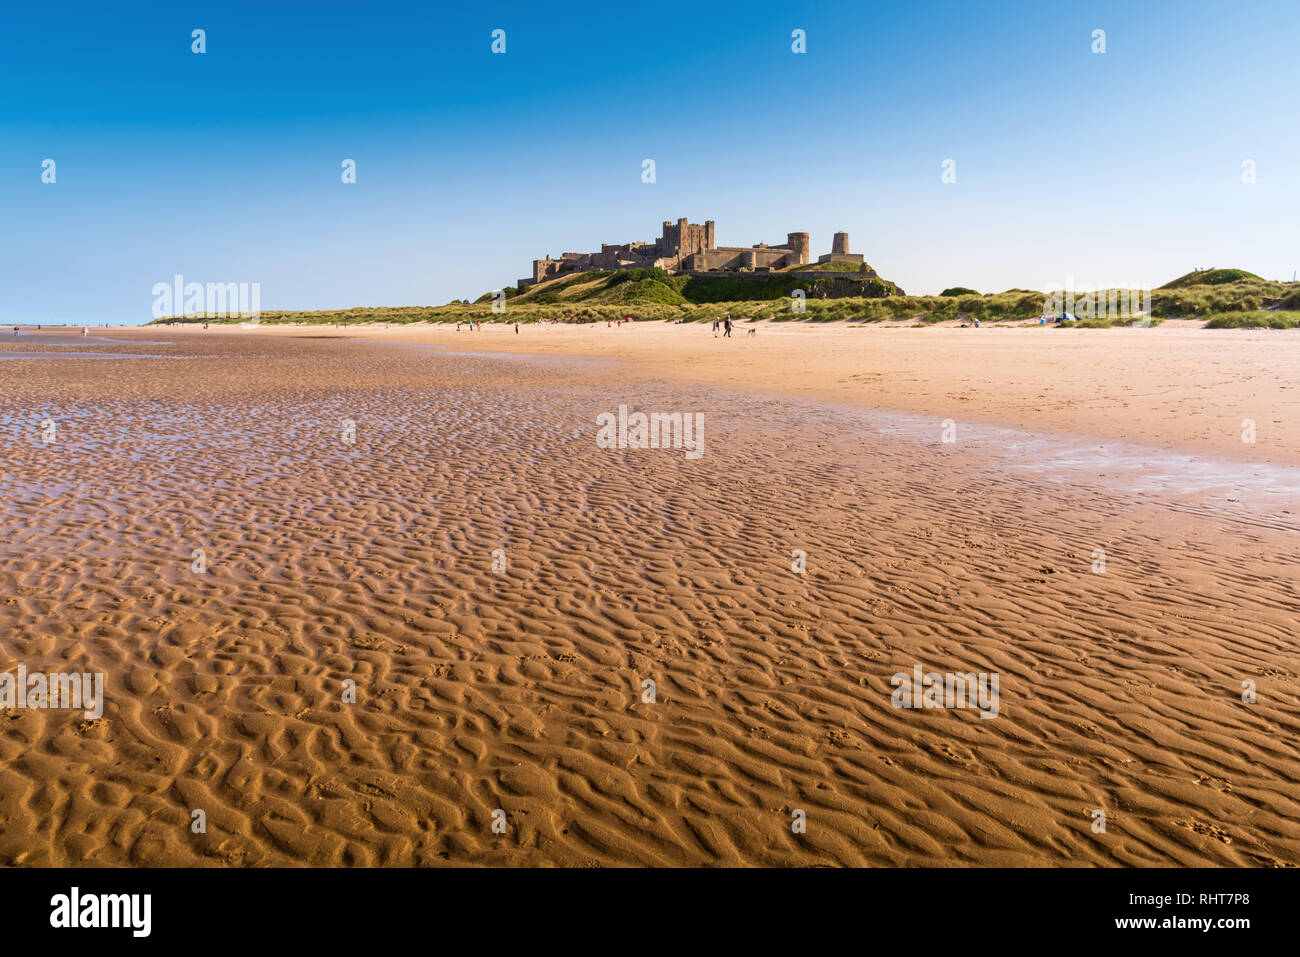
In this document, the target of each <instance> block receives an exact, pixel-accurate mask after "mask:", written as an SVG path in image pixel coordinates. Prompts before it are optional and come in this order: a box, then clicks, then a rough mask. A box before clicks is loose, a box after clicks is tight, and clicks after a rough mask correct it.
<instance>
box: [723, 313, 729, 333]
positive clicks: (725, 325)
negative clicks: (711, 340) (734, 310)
mask: <svg viewBox="0 0 1300 957" xmlns="http://www.w3.org/2000/svg"><path fill="white" fill-rule="evenodd" d="M722 325H723V327H724V329H725V330H726V331H725V332H723V333H722V338H724V339H730V338H731V313H727V315H726V317H725V318H723V320H722Z"/></svg>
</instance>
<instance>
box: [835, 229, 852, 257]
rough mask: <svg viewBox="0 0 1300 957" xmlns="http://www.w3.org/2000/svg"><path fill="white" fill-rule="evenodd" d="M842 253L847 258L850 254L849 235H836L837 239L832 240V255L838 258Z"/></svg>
mask: <svg viewBox="0 0 1300 957" xmlns="http://www.w3.org/2000/svg"><path fill="white" fill-rule="evenodd" d="M841 253H843V254H844V255H846V256H847V255H848V253H849V234H848V233H836V234H835V238H834V239H833V240H831V255H832V256H838V255H840V254H841Z"/></svg>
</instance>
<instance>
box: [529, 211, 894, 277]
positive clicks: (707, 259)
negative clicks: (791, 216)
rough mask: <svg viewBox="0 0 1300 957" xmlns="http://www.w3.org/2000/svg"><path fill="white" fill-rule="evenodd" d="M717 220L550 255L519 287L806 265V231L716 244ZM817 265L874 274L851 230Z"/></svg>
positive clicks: (680, 223)
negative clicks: (616, 273) (598, 277)
mask: <svg viewBox="0 0 1300 957" xmlns="http://www.w3.org/2000/svg"><path fill="white" fill-rule="evenodd" d="M713 239H714V223H713V220H711V219H709V220H705V222H704V225H703V226H701V225H699V224H697V223H689V222H687V221H686V219H685V217H683V218H681V219H679V220H677V222H676V223H675V224H674V223H671V222H668V221H667V220H665V221H664V224H663V232H662V234H661V235H660V237H659V238H658V239H656V240H655V241H654V242H652V243H641V242H636V243H625V244H623V245H621V246H611V245H609V244H607V243H601V246H600V252H596V253H564V254H563V255H561V256H560V258H559V259H552V258H551V257H550V256H547V257H546V258H545V259H534V260H533V275H532V277H531V278H529V279H521V280H519V286H520V288H523V287H524V286H530V285H534V284H536V283H539V282H545V281H546V280H548V279H554V278H555V277H556V276H559V275H563V274H566V273H577V272H585V271H587V270H589V269H645V268H650V267H656V266H657V267H658V268H660V269H664V270H668V271H669V272H686V273H707V272H748V273H767V272H772V271H773V270H777V269H787V268H789V267H793V266H806V265H807V264H808V262H809V252H810V244H809V242H808V234H807V233H787V234H786V237H785V243H784V245H781V246H769V245H768V244H767V243H758V244H757V245H754V246H716V245H714V241H713ZM817 261H818V262H819V263H825V262H852V263H857V264H858V265H859V269H860V270H861V271H862V272H863V274H864V275H865V274H867V273H870V275H871V276H872V277H873V278H874V276H875V273H874V271H871V270H870V269H868V267H867V266H866V263H865V262H863V258H862V254H861V253H850V252H849V234H848V233H836V234H835V239H834V240H833V242H832V244H831V251H830V253H829V254H828V255H825V256H820V257H818V259H817Z"/></svg>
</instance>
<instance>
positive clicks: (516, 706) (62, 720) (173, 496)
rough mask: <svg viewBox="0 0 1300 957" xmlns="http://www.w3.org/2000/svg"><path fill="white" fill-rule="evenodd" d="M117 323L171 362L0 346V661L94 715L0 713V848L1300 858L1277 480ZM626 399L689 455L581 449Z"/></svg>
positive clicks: (1293, 557) (654, 387) (670, 392)
mask: <svg viewBox="0 0 1300 957" xmlns="http://www.w3.org/2000/svg"><path fill="white" fill-rule="evenodd" d="M935 332H937V333H938V334H945V333H943V331H942V330H936V331H935ZM614 334H623V333H622V332H618V333H611V335H614ZM950 334H955V333H950ZM1046 334H1051V333H1046ZM108 335H109V337H110V341H108V342H104V341H97V342H93V343H88V344H87V345H86V346H85V349H86V350H87V351H94V352H106V351H107V352H113V351H120V352H122V353H130V354H131V355H132V356H138V355H142V354H149V355H155V356H158V357H163V356H181V358H166V359H164V358H131V357H122V358H116V359H112V360H109V359H98V360H97V359H95V358H91V357H83V358H81V359H76V360H73V359H69V358H64V359H49V360H25V361H12V362H8V361H5V360H4V359H3V358H0V373H3V377H2V378H0V401H2V403H3V404H2V406H0V556H2V559H3V561H2V562H0V669H3V670H7V671H10V672H13V671H15V669H16V668H17V667H18V666H19V665H20V664H21V665H24V666H25V667H26V668H27V669H28V670H29V671H37V670H43V671H45V672H50V673H56V672H71V671H90V672H103V673H104V674H105V676H106V682H107V703H106V706H105V711H104V715H103V717H102V718H100V719H98V720H92V719H87V718H86V717H85V716H84V715H83V714H82V713H80V712H71V711H48V710H46V711H40V710H29V709H17V708H14V709H8V710H4V711H0V861H3V862H4V863H6V864H26V865H79V864H86V865H116V864H179V865H204V864H207V865H211V864H249V865H268V864H276V865H280V864H315V865H336V864H399V865H410V864H417V865H441V864H529V865H541V864H556V865H566V866H572V865H582V864H652V865H670V864H689V865H701V864H704V865H708V864H772V865H790V864H793V865H817V864H847V865H910V864H919V865H960V864H978V865H1004V864H1008V865H1060V864H1068V865H1080V864H1106V865H1124V864H1129V865H1132V864H1148V865H1149V864H1154V865H1171V864H1188V865H1191V864H1211V865H1215V864H1222V865H1277V864H1291V865H1294V864H1297V863H1300V783H1298V782H1300V745H1298V744H1297V741H1298V740H1300V736H1298V735H1297V731H1298V730H1300V727H1298V725H1300V719H1298V718H1297V715H1298V714H1300V711H1298V706H1300V680H1298V678H1297V671H1296V669H1297V660H1300V659H1298V656H1297V644H1296V642H1297V638H1296V622H1297V617H1298V616H1297V611H1300V596H1298V595H1297V589H1296V584H1295V582H1296V575H1295V569H1296V567H1297V563H1298V561H1300V545H1298V541H1300V540H1298V539H1297V531H1300V507H1298V506H1297V504H1296V498H1297V497H1296V496H1293V495H1292V494H1291V486H1290V484H1289V483H1291V482H1293V481H1294V476H1293V475H1292V474H1291V472H1289V471H1287V470H1286V469H1285V468H1283V467H1279V468H1280V471H1276V472H1260V471H1258V462H1252V463H1249V464H1244V463H1241V464H1238V463H1234V462H1233V461H1232V460H1230V459H1215V460H1203V459H1199V458H1198V459H1194V460H1190V461H1192V463H1193V464H1192V465H1188V464H1187V461H1183V462H1182V463H1181V464H1180V460H1178V459H1176V458H1168V457H1161V456H1158V455H1155V454H1154V453H1153V454H1151V455H1150V456H1146V455H1144V453H1143V452H1142V450H1141V449H1137V448H1136V447H1135V448H1126V449H1125V450H1124V451H1123V454H1120V455H1117V456H1116V457H1115V461H1116V462H1118V463H1120V465H1121V466H1122V465H1123V464H1124V463H1125V462H1127V463H1128V465H1127V467H1122V468H1119V469H1118V471H1116V472H1115V473H1114V474H1109V473H1107V474H1103V473H1102V472H1101V471H1100V470H1099V469H1098V468H1097V466H1096V462H1095V459H1090V458H1089V455H1094V456H1095V454H1096V453H1095V446H1094V445H1089V444H1088V443H1087V442H1086V441H1082V440H1080V441H1071V440H1068V439H1064V438H1062V437H1061V436H1059V435H1056V436H1050V437H1049V436H1038V435H1033V434H1029V433H1023V432H1022V433H1015V434H1012V433H1009V432H1006V433H1004V432H999V431H998V430H997V429H996V428H994V427H980V428H976V427H970V428H969V429H968V428H967V426H966V424H965V423H962V424H960V425H959V427H958V431H957V439H958V440H957V441H956V442H955V443H951V444H949V443H944V442H942V441H941V430H940V424H939V422H938V421H937V420H935V419H927V418H925V417H924V416H919V415H918V416H913V417H907V416H896V415H886V414H883V413H879V412H873V411H870V410H864V409H861V408H856V407H850V406H846V405H831V404H827V403H826V402H824V401H819V400H817V399H815V398H812V397H808V396H804V397H802V398H794V397H785V396H781V395H774V394H771V393H761V394H760V393H759V392H756V391H741V390H729V389H724V388H720V387H718V386H711V385H707V384H704V383H699V382H690V381H685V380H671V381H666V380H665V378H664V377H655V376H649V375H645V374H642V373H640V372H638V369H637V367H624V366H621V365H618V364H616V363H614V362H611V361H600V360H571V359H565V358H563V357H554V356H553V357H549V358H548V359H547V360H546V361H535V360H532V359H528V358H509V357H504V356H474V355H463V354H454V353H449V352H446V351H445V350H441V351H440V350H437V349H433V348H428V347H420V346H415V345H405V346H398V345H394V344H389V343H379V342H366V341H359V340H343V339H339V338H335V337H333V336H332V335H331V334H329V333H328V332H321V331H311V330H303V331H301V332H299V333H297V334H295V335H292V336H290V335H275V336H261V335H240V334H221V333H216V332H215V331H214V332H213V333H212V334H209V335H205V336H196V335H193V334H178V335H175V336H169V335H168V334H167V333H166V332H163V333H160V332H158V331H157V330H151V331H149V332H148V337H149V338H151V339H153V340H159V341H157V342H145V341H144V338H143V337H144V334H139V333H138V334H134V335H122V336H121V337H120V339H119V340H117V341H116V342H114V341H112V334H108ZM500 338H502V336H497V337H496V339H500ZM496 339H493V340H488V339H486V338H485V339H484V340H483V341H485V342H488V341H491V342H495V341H496ZM20 340H21V341H18V342H13V343H10V342H4V343H0V349H14V350H21V351H24V352H31V351H40V350H41V349H49V350H50V351H51V352H53V351H59V350H56V349H55V347H54V346H48V347H47V346H41V345H40V344H39V342H36V341H35V338H34V337H20ZM163 340H166V341H163ZM746 344H747V343H744V342H743V341H742V342H735V343H728V345H729V346H732V345H734V346H738V347H739V346H744V345H746ZM72 348H76V347H75V346H73V347H72ZM61 351H67V348H62V350H61ZM485 351H487V350H485ZM2 354H3V353H0V356H2ZM620 404H627V405H629V406H631V407H632V408H634V409H642V410H645V411H663V412H673V411H682V412H702V413H703V414H704V416H705V421H706V433H705V448H706V453H705V454H704V456H703V457H702V458H701V459H699V460H698V461H688V460H687V459H686V458H685V457H684V455H683V454H681V452H679V451H675V450H646V451H619V450H608V449H601V448H598V447H597V445H596V442H595V434H596V425H595V420H596V416H597V415H598V414H600V413H602V412H613V411H616V410H617V407H618V406H619V405H620ZM47 418H48V419H49V420H51V421H53V422H54V423H56V426H57V433H56V439H55V441H54V442H53V443H51V444H44V443H42V441H41V433H42V423H43V422H44V421H45V420H46V419H47ZM344 420H351V421H353V422H355V428H356V432H355V436H356V438H355V443H354V444H348V443H346V442H344V441H343V432H344V429H345V424H344ZM1135 449H1136V450H1135ZM1080 461H1082V463H1083V464H1082V465H1080ZM1238 468H1239V469H1240V472H1239V473H1238V472H1236V471H1234V470H1236V469H1238ZM1189 474H1190V475H1191V477H1192V480H1190V481H1183V479H1185V478H1187V476H1188V475H1189ZM1206 476H1208V478H1206ZM195 549H202V550H203V552H204V556H205V559H206V563H207V570H206V572H204V573H201V574H200V573H197V572H195V571H193V570H192V563H193V561H194V550H195ZM497 549H500V550H502V553H503V555H504V559H505V563H506V567H505V572H504V574H501V573H496V572H494V571H493V562H494V555H493V553H494V550H497ZM796 549H797V550H801V551H802V552H804V553H805V554H806V565H807V571H806V574H803V575H798V574H795V573H794V572H792V570H791V565H792V561H794V557H793V555H792V553H793V552H794V551H795V550H796ZM1097 549H1103V550H1104V551H1105V557H1106V570H1105V573H1104V574H1094V573H1093V570H1092V569H1093V567H1094V562H1095V560H1096V559H1095V555H1094V553H1095V552H1096V550H1097ZM502 553H498V554H497V556H496V559H497V561H498V563H499V560H500V558H501V557H502ZM917 664H920V665H922V666H923V667H924V668H925V669H926V670H927V671H938V672H996V673H998V674H999V675H1000V706H999V713H998V715H997V717H996V718H993V719H989V720H985V719H981V717H980V715H979V713H978V712H977V711H974V710H906V709H897V708H894V707H893V706H892V705H891V691H892V690H893V689H892V687H891V676H892V675H894V674H895V673H896V672H904V673H911V672H912V670H913V668H914V666H915V665H917ZM646 679H650V680H652V681H654V682H655V692H656V693H655V700H654V702H653V703H648V702H646V701H643V699H642V694H643V682H644V681H645V680H646ZM1247 680H1249V681H1252V682H1254V683H1255V687H1256V689H1257V696H1258V697H1257V701H1256V702H1255V703H1253V704H1247V703H1244V702H1243V701H1242V685H1243V681H1247ZM349 681H351V682H355V689H356V701H355V703H349V702H347V701H345V700H344V695H345V691H346V689H347V688H348V687H349V685H348V682H349ZM196 809H197V810H203V811H204V812H205V815H206V822H207V827H206V833H202V834H197V833H194V832H193V831H192V829H191V821H192V814H193V811H195V810H196ZM498 809H500V810H501V811H504V812H505V814H504V821H505V833H500V834H498V833H494V831H493V822H494V812H495V811H497V810H498ZM1097 809H1102V810H1104V811H1105V815H1106V830H1105V833H1094V830H1093V826H1094V812H1095V811H1096V810H1097ZM796 811H802V812H804V814H805V816H806V821H807V830H806V833H802V834H799V833H795V832H794V831H793V830H792V828H791V822H792V820H793V819H794V818H795V817H796V815H795V812H796Z"/></svg>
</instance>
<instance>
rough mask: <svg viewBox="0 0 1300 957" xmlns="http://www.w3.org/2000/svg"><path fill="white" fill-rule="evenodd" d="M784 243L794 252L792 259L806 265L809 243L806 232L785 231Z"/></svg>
mask: <svg viewBox="0 0 1300 957" xmlns="http://www.w3.org/2000/svg"><path fill="white" fill-rule="evenodd" d="M785 244H786V246H788V247H789V248H790V250H791V251H792V252H793V253H794V261H795V262H796V263H797V264H799V265H800V266H804V265H807V263H808V255H809V250H810V249H811V243H809V242H808V234H807V233H786V235H785Z"/></svg>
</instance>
